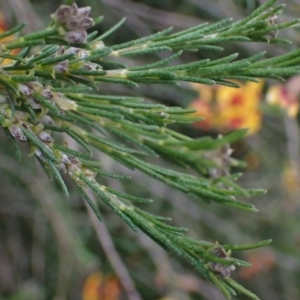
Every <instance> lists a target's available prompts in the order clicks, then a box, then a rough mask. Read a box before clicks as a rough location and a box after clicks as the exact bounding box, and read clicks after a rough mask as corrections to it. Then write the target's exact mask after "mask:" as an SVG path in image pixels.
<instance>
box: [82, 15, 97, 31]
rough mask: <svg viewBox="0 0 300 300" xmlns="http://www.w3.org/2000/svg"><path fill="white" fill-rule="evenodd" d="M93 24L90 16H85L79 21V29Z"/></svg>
mask: <svg viewBox="0 0 300 300" xmlns="http://www.w3.org/2000/svg"><path fill="white" fill-rule="evenodd" d="M93 25H94V20H93V19H92V18H88V17H85V18H84V19H83V20H81V22H80V29H88V28H90V27H92V26H93Z"/></svg>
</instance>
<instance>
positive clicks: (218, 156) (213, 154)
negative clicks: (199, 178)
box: [204, 136, 235, 179]
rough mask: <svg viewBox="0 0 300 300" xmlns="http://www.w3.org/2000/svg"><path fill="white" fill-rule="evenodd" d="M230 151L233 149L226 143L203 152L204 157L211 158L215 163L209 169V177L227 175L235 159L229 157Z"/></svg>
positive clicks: (214, 177)
mask: <svg viewBox="0 0 300 300" xmlns="http://www.w3.org/2000/svg"><path fill="white" fill-rule="evenodd" d="M220 137H221V136H220ZM232 153H233V149H232V148H230V145H229V144H226V145H224V146H223V147H221V148H219V149H217V150H212V151H206V152H205V153H204V157H205V158H206V159H209V160H211V161H212V162H214V164H215V165H216V167H215V168H214V167H213V168H210V169H209V175H210V177H211V178H213V179H216V178H219V177H221V176H229V174H230V172H229V169H230V167H231V166H233V165H234V164H235V159H233V158H232V157H231V155H232Z"/></svg>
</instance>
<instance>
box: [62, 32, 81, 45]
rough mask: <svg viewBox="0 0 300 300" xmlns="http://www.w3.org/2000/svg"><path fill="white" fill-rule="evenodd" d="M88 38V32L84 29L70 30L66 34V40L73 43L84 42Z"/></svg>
mask: <svg viewBox="0 0 300 300" xmlns="http://www.w3.org/2000/svg"><path fill="white" fill-rule="evenodd" d="M86 38H87V33H86V32H85V31H84V30H76V31H70V32H67V33H66V35H65V36H64V40H65V41H66V42H69V43H72V44H82V43H84V42H85V41H86Z"/></svg>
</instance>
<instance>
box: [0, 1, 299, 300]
mask: <svg viewBox="0 0 300 300" xmlns="http://www.w3.org/2000/svg"><path fill="white" fill-rule="evenodd" d="M274 3H275V1H274V0H270V1H268V2H267V3H266V4H264V5H263V6H261V7H260V8H258V9H257V10H256V11H254V12H253V13H252V14H251V15H250V16H248V17H247V18H245V19H243V20H241V21H238V22H232V20H231V19H226V20H222V21H220V22H217V23H215V24H206V23H205V24H200V25H199V26H196V27H193V28H189V29H186V30H183V31H181V32H177V33H171V30H172V29H171V28H169V29H166V30H164V31H161V32H158V33H156V34H153V35H150V36H147V37H145V38H141V39H137V40H133V41H129V42H127V43H122V44H117V45H113V46H107V45H105V44H104V42H103V40H104V39H105V38H106V37H107V36H109V35H110V34H112V33H113V32H114V31H115V30H116V29H117V28H119V27H120V26H121V25H122V23H123V22H124V20H121V21H120V22H119V23H118V24H116V25H115V26H114V27H112V28H111V29H110V30H108V31H107V32H105V33H103V34H102V35H99V34H98V32H91V33H89V34H87V32H86V31H85V30H86V29H87V28H86V24H87V23H88V22H89V23H88V24H90V25H91V26H92V25H93V24H97V23H98V22H100V21H101V18H98V19H95V20H93V21H91V19H90V18H88V17H87V14H88V12H89V9H88V8H82V9H79V8H78V7H77V6H76V5H75V4H72V5H63V6H61V7H60V8H59V9H58V10H57V12H56V13H55V14H53V15H52V17H53V22H52V24H50V26H49V27H48V28H46V29H45V30H42V31H39V32H35V33H32V34H29V35H25V36H22V35H21V34H20V32H21V30H22V28H23V27H24V25H23V24H21V25H18V26H16V27H15V28H13V29H11V30H10V31H7V32H5V33H3V34H1V35H0V39H2V38H4V37H11V39H10V40H6V42H4V43H3V44H1V50H0V57H1V58H2V59H10V60H11V63H10V64H9V65H4V64H2V65H1V69H0V91H1V94H0V95H1V96H0V123H1V127H2V128H3V130H4V131H5V133H6V135H7V137H8V139H10V141H11V142H12V143H13V145H14V147H15V149H16V153H17V157H18V159H21V151H20V149H19V146H20V143H25V144H27V145H28V147H29V149H30V154H31V155H33V156H35V157H36V158H37V160H38V161H39V163H40V164H41V166H42V167H43V168H44V170H45V172H46V173H47V174H48V176H49V177H50V179H56V180H57V181H58V183H59V184H60V186H61V188H62V190H63V192H64V194H65V195H66V196H68V188H67V185H66V183H65V179H64V176H69V177H70V178H71V179H72V181H73V182H74V184H75V186H76V187H77V189H78V191H79V192H80V193H81V195H82V196H83V198H84V199H85V200H86V201H87V203H88V204H89V205H90V206H91V208H92V209H93V210H94V212H95V214H96V215H97V216H98V218H99V219H101V215H100V206H101V203H105V204H106V205H107V206H108V207H110V208H111V209H112V210H113V211H114V212H115V213H116V214H117V215H118V216H120V218H122V220H124V222H126V223H127V224H128V225H129V226H130V227H131V228H132V229H133V230H134V231H136V230H138V229H139V230H142V231H143V232H145V233H146V234H147V235H148V236H150V237H151V238H152V239H153V240H155V241H156V242H157V243H158V244H159V245H161V246H162V247H163V248H164V249H166V250H167V251H168V252H172V253H175V254H177V255H179V256H182V257H184V258H186V259H187V260H188V261H189V262H190V263H191V264H193V265H194V266H195V268H196V269H197V270H198V271H199V272H200V273H201V274H202V275H203V276H204V277H205V278H206V279H207V280H210V281H212V282H213V283H215V284H216V285H217V286H218V287H219V288H220V289H221V291H222V292H223V293H224V295H225V296H226V297H227V298H228V299H230V297H231V295H235V293H236V292H235V291H239V292H241V293H244V294H246V295H247V296H249V297H250V298H252V299H258V298H257V297H256V296H255V295H253V294H252V293H251V292H249V291H247V290H245V289H244V288H243V287H241V286H240V285H238V284H237V283H236V282H235V281H233V280H232V279H231V278H230V272H231V271H232V270H233V269H234V266H248V265H249V264H248V263H246V262H244V261H240V260H238V259H235V258H231V256H230V250H243V249H249V248H254V247H260V246H263V245H265V244H268V243H269V242H270V241H263V242H261V243H255V244H251V245H240V246H236V245H223V246H220V245H218V244H217V243H216V244H214V243H208V242H204V241H198V240H195V239H192V238H189V237H188V236H187V235H186V234H185V231H186V229H185V228H182V227H176V226H173V225H170V224H169V223H168V221H170V220H169V219H168V218H165V217H161V216H154V215H152V214H150V213H148V212H145V211H144V210H141V209H140V208H138V207H137V206H136V204H135V203H137V202H144V203H148V202H151V201H152V200H151V199H144V198H141V197H137V196H134V195H129V194H125V193H121V192H119V191H117V190H114V189H112V188H110V187H107V186H105V185H102V184H100V183H99V181H97V180H96V177H97V175H98V174H99V175H101V176H108V177H113V178H117V179H128V176H126V175H122V174H121V175H120V174H111V173H108V172H106V171H105V170H104V169H103V167H102V165H101V163H99V162H97V161H95V160H94V159H93V158H92V154H93V151H94V150H95V149H96V150H97V151H100V152H102V153H105V154H106V155H108V156H110V157H112V158H113V159H114V160H115V161H117V162H119V163H121V164H123V165H125V166H126V167H128V168H129V169H136V170H140V171H142V172H144V173H146V174H148V175H149V176H151V177H153V178H155V179H157V180H159V181H162V182H164V183H165V184H167V185H169V186H171V187H173V188H175V189H178V190H180V191H182V192H183V193H185V194H188V195H190V196H192V197H194V198H195V199H196V201H198V200H200V201H205V202H216V203H219V204H223V205H227V206H231V207H235V208H239V209H244V210H248V211H256V208H255V207H254V206H253V205H251V204H249V203H246V202H242V201H239V200H237V197H240V196H241V197H249V196H251V195H259V194H263V193H264V192H265V191H263V190H259V189H253V190H245V189H243V188H241V187H240V186H239V185H238V184H236V183H235V180H236V179H237V178H238V177H239V176H240V174H230V168H231V167H233V166H239V165H240V164H241V163H240V162H239V161H237V160H235V159H233V158H231V157H230V154H231V151H230V147H229V144H230V143H232V142H234V141H236V140H238V139H240V138H242V137H243V136H244V134H245V132H246V131H245V130H239V131H236V132H232V133H229V134H227V135H225V136H219V137H218V138H216V139H212V138H210V137H203V138H198V139H191V138H189V137H188V136H185V135H182V134H180V133H177V132H175V131H173V130H171V129H170V128H168V125H170V124H172V123H175V122H177V123H191V122H194V121H196V120H199V118H198V117H197V118H195V117H194V116H193V115H192V113H193V110H190V109H182V108H180V107H167V106H165V105H162V104H156V103H146V102H144V101H143V99H142V98H139V97H128V96H112V95H103V94H101V93H99V92H98V90H99V84H101V83H102V84H103V83H114V84H125V85H128V86H131V87H138V84H143V83H160V84H178V82H180V81H187V82H198V83H204V84H222V85H228V86H232V87H238V86H237V84H236V83H235V82H233V81H231V80H236V79H239V80H251V81H256V80H257V78H259V77H269V78H277V79H281V78H283V77H285V76H290V75H294V74H297V73H299V71H300V69H299V67H298V66H297V64H298V63H299V61H300V58H299V57H300V56H299V53H300V52H299V51H300V50H295V51H292V52H290V53H287V54H285V55H282V56H278V57H275V58H270V59H262V57H263V56H264V54H265V53H264V52H262V53H259V54H257V55H254V56H252V57H250V58H248V59H242V60H237V56H238V55H237V54H232V55H229V56H226V57H223V58H220V59H217V60H213V61H210V60H209V59H205V60H200V61H196V62H191V63H187V64H182V65H175V66H174V65H173V66H172V65H170V63H171V62H172V61H173V60H174V59H176V58H177V57H179V56H180V55H181V53H182V51H195V50H199V49H211V50H221V48H220V47H219V46H216V44H218V43H220V42H224V41H243V42H249V41H265V42H269V43H288V41H286V40H283V39H280V38H277V37H276V35H275V34H274V32H276V31H277V30H279V29H282V28H287V27H292V26H295V25H297V24H298V23H299V20H293V21H290V22H284V23H280V24H274V18H275V17H276V16H277V15H278V14H280V13H281V12H282V8H283V6H282V5H279V6H274V7H273V4H274ZM74 16H76V17H78V16H79V17H78V18H79V20H80V22H79V21H78V22H77V23H76V24H75V23H72V22H71V21H72V20H73V19H74V18H73V17H74ZM72 18H73V19H72ZM80 18H81V19H80ZM87 20H88V22H87ZM17 48H21V51H20V52H19V53H18V54H13V52H11V50H14V49H17ZM159 51H171V52H172V51H173V52H174V54H171V55H170V56H169V57H167V58H165V59H162V60H158V61H155V62H154V63H151V64H148V65H141V66H125V65H123V64H121V63H120V62H119V61H118V59H119V58H121V57H123V56H136V55H142V54H150V53H155V52H159ZM63 134H64V135H67V136H68V137H69V138H70V139H73V140H74V141H76V143H77V145H78V147H73V148H71V147H70V146H69V145H68V144H67V143H66V142H61V140H60V137H61V136H63ZM79 147H81V148H79ZM79 149H82V151H81V150H79ZM149 157H152V162H149V159H148V158H149ZM158 157H163V158H167V159H168V160H169V161H171V162H172V163H173V164H174V165H179V166H180V167H183V171H178V168H174V169H169V168H164V167H161V166H159V160H158ZM153 161H154V162H153ZM188 169H189V170H192V171H193V172H190V171H188ZM215 170H217V171H218V172H217V174H218V175H217V176H215V175H212V174H216V172H214V171H215ZM192 173H193V174H194V175H192ZM62 174H64V175H62ZM87 189H91V190H92V191H93V192H94V193H95V194H96V195H97V196H98V198H99V200H101V202H100V201H99V203H94V202H93V201H92V200H91V199H90V198H89V197H88V194H87V192H86V191H87Z"/></svg>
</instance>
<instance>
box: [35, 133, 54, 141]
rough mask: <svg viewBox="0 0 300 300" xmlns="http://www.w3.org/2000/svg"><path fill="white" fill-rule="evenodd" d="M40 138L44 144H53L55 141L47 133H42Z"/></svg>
mask: <svg viewBox="0 0 300 300" xmlns="http://www.w3.org/2000/svg"><path fill="white" fill-rule="evenodd" d="M38 136H39V138H40V140H41V141H43V142H44V143H51V142H52V141H53V139H52V137H51V135H50V134H49V133H47V132H45V131H42V132H40V133H39V135H38Z"/></svg>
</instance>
